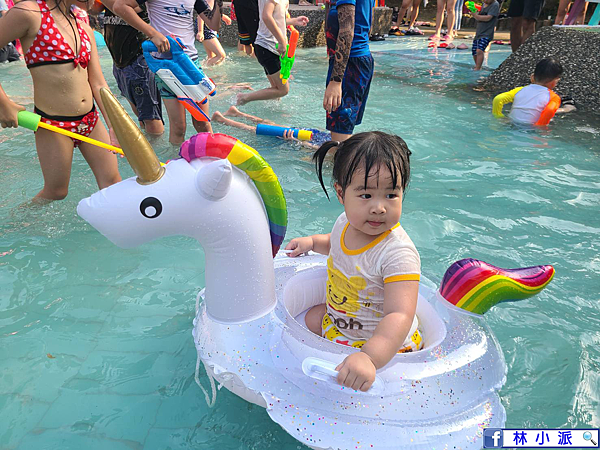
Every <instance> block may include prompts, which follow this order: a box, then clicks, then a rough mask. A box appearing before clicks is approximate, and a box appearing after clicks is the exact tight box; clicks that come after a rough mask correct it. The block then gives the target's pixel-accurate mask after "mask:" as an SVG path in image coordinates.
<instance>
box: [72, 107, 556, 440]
mask: <svg viewBox="0 0 600 450" xmlns="http://www.w3.org/2000/svg"><path fill="white" fill-rule="evenodd" d="M104 105H105V107H106V109H107V110H108V112H109V117H110V120H111V123H113V124H115V123H116V121H117V119H118V118H119V116H118V115H115V113H113V112H111V110H112V108H113V105H111V103H110V101H105V102H104ZM129 120H130V119H129ZM131 126H133V127H135V124H134V123H133V122H131ZM115 131H116V132H117V137H118V138H119V142H120V143H121V144H122V145H123V150H124V152H125V153H126V155H127V159H128V161H130V162H131V163H132V165H133V166H134V170H135V172H136V174H138V177H137V178H135V177H132V178H129V179H127V180H123V181H121V182H119V183H117V184H114V185H112V186H110V187H108V188H105V189H102V190H101V191H100V192H98V193H95V194H93V195H92V196H91V197H89V198H86V199H83V200H82V201H81V202H80V203H79V205H78V207H77V212H78V213H79V215H80V216H81V217H82V218H84V219H85V220H86V221H88V222H89V223H90V224H91V225H93V226H94V227H95V228H97V229H98V230H99V231H100V232H101V233H102V234H104V235H105V236H106V237H107V238H108V239H109V240H111V241H112V242H114V243H116V244H117V245H120V246H122V247H133V246H137V245H141V244H143V243H145V242H149V241H151V240H153V239H156V238H159V237H161V236H169V235H175V234H181V235H185V236H189V237H192V238H194V239H196V240H197V241H198V242H199V243H200V245H202V247H203V248H204V251H205V258H206V263H205V275H206V276H205V278H206V288H205V289H204V290H203V291H201V292H200V293H199V294H198V300H200V299H203V302H202V304H201V305H200V307H199V308H198V309H197V314H196V318H195V319H194V328H193V336H194V342H195V345H196V349H197V354H198V358H199V361H202V362H203V363H204V367H205V368H206V370H207V373H208V375H209V376H210V377H211V379H212V377H214V378H215V379H216V380H217V381H218V382H219V383H221V384H222V385H223V386H225V387H226V388H227V389H229V390H230V391H231V392H233V393H234V394H236V395H239V396H240V397H242V398H244V399H246V400H247V401H249V402H253V403H255V404H257V405H260V406H262V407H264V408H266V410H267V413H268V414H269V416H270V417H271V419H272V420H273V421H275V422H276V423H278V424H279V425H281V426H282V427H283V428H284V429H285V430H286V431H287V432H288V433H289V434H290V435H292V436H293V437H294V438H296V439H297V440H298V441H300V442H302V443H304V444H306V445H308V446H309V447H311V448H316V449H331V448H336V449H354V448H359V447H361V448H375V449H390V448H394V449H398V448H404V449H420V450H431V449H432V448H437V447H438V446H442V447H443V446H445V447H448V448H462V449H480V448H481V436H482V433H483V428H484V427H495V428H501V427H503V426H504V424H505V420H506V414H505V411H504V407H503V406H502V404H501V402H500V399H499V396H498V393H497V391H498V389H500V388H501V387H502V385H503V384H504V382H505V381H506V370H507V368H506V364H505V361H504V357H503V354H502V350H501V349H500V346H499V344H498V341H497V340H496V338H495V337H494V336H493V334H492V332H491V330H490V328H489V326H488V325H487V324H486V321H485V319H484V317H483V315H482V314H483V313H485V312H486V311H488V310H489V309H490V308H492V307H493V306H494V305H496V304H498V303H500V302H503V301H509V300H518V299H522V298H526V297H529V296H531V295H534V294H536V293H538V292H540V291H541V290H542V289H543V288H544V287H545V286H547V285H548V283H549V282H550V280H551V279H552V277H553V276H554V269H553V268H552V266H536V267H530V268H525V269H513V270H505V269H500V268H498V267H494V266H492V265H490V264H487V263H484V262H482V261H478V260H474V259H466V260H461V261H458V262H456V263H454V264H453V265H452V266H451V267H450V268H449V269H448V271H447V272H446V275H445V276H444V278H443V281H442V284H441V286H440V288H439V290H438V289H434V288H432V287H430V286H432V283H431V282H428V280H426V279H424V278H422V279H421V283H420V287H419V296H418V301H417V315H418V316H419V324H420V329H421V331H422V332H423V341H424V342H423V344H424V348H423V349H422V350H419V351H416V352H411V353H403V354H398V355H396V356H394V357H393V358H392V360H391V361H390V362H389V363H388V364H387V365H386V366H385V367H383V368H381V369H379V370H378V371H377V377H376V380H375V383H374V384H373V387H371V388H370V389H369V390H368V391H367V392H357V391H353V390H350V389H345V388H343V387H341V386H340V385H339V384H337V382H336V380H335V377H336V372H335V370H334V369H335V367H336V366H337V365H338V364H339V363H340V362H341V361H343V359H344V358H345V357H346V356H347V355H349V354H350V353H352V352H355V351H359V350H358V349H354V348H352V347H348V346H345V345H341V344H337V343H335V342H331V341H328V340H327V339H325V338H322V337H320V336H318V335H315V334H313V333H312V332H310V331H309V330H308V329H307V327H306V325H305V323H304V318H303V314H304V313H305V312H306V311H307V310H308V309H309V308H311V307H313V306H315V305H317V304H320V303H323V302H324V299H325V291H326V280H327V269H326V257H325V256H323V255H309V256H304V257H299V258H289V257H287V256H285V255H283V254H281V252H280V253H279V254H277V256H276V257H275V258H274V259H273V258H272V250H273V249H275V248H277V247H278V245H279V244H280V239H282V234H281V233H280V234H278V235H277V236H276V237H275V238H273V240H271V238H272V236H273V234H274V231H273V230H275V231H277V232H279V231H281V230H284V224H282V222H281V221H283V220H284V219H285V218H286V217H287V214H286V213H285V203H284V202H285V199H284V197H283V194H282V192H281V186H279V182H278V181H277V178H276V177H275V175H274V174H273V173H272V171H271V169H270V168H268V165H267V163H266V162H265V161H264V160H263V159H262V158H261V157H260V156H259V155H258V154H257V153H256V152H255V151H254V150H252V149H251V148H250V147H247V146H245V145H244V144H242V143H241V142H239V141H238V140H237V139H235V138H232V137H229V136H226V135H210V134H200V135H198V136H195V137H194V138H192V139H191V140H190V141H187V142H186V143H184V144H183V145H182V149H181V155H182V158H180V159H176V160H173V161H170V162H169V163H168V164H167V165H166V166H164V171H162V170H161V167H160V165H159V164H158V162H152V161H150V163H147V162H146V159H147V158H149V159H150V160H154V159H156V160H157V158H156V156H155V155H154V156H153V157H152V155H151V154H150V155H149V154H147V153H146V151H147V149H144V148H143V147H145V144H140V141H141V140H142V138H143V135H141V133H139V130H138V133H139V134H135V133H134V131H131V130H127V131H126V132H124V133H123V130H121V129H120V127H115ZM120 133H121V134H120ZM127 134H130V135H135V139H133V140H131V142H128V139H127ZM131 143H133V144H135V145H131ZM259 192H260V193H259ZM269 211H270V213H269ZM276 219H277V220H281V221H280V222H277V221H276ZM271 224H275V225H276V226H275V228H270V226H271ZM278 227H280V228H278ZM213 387H214V385H213ZM215 395H216V390H213V398H212V400H210V399H209V398H208V394H207V401H209V404H211V403H212V402H213V401H214V400H215Z"/></svg>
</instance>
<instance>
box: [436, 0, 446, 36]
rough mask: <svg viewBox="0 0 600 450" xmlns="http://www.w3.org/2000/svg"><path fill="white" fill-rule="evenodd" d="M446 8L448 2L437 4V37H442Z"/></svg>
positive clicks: (441, 0) (441, 1) (440, 0)
mask: <svg viewBox="0 0 600 450" xmlns="http://www.w3.org/2000/svg"><path fill="white" fill-rule="evenodd" d="M445 8H446V2H445V1H444V0H439V1H438V2H437V15H436V17H435V34H434V35H435V36H436V37H440V36H441V35H442V20H444V9H445Z"/></svg>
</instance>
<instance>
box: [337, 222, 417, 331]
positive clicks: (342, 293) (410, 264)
mask: <svg viewBox="0 0 600 450" xmlns="http://www.w3.org/2000/svg"><path fill="white" fill-rule="evenodd" d="M347 228H348V219H347V218H346V213H342V214H341V215H340V216H339V217H338V219H337V221H336V222H335V225H334V226H333V230H331V249H330V251H329V258H328V259H327V314H329V316H330V317H331V319H332V320H333V322H334V323H335V325H336V327H337V328H338V329H339V331H340V332H341V333H342V334H344V335H345V336H346V337H348V338H350V339H369V338H370V337H371V336H372V335H373V332H374V331H375V328H376V327H377V325H378V324H379V322H380V321H381V319H382V318H383V290H384V285H385V283H389V282H394V281H418V280H419V279H420V277H421V258H420V257H419V252H417V249H416V248H415V245H414V244H413V242H412V241H411V239H410V237H408V234H406V231H404V228H402V226H400V224H397V225H396V226H395V227H393V228H392V229H391V230H388V231H386V232H385V233H382V234H381V235H380V236H378V237H377V239H375V240H374V241H373V242H371V243H370V244H368V245H366V246H365V247H363V248H361V249H358V250H350V249H348V248H347V247H346V246H345V244H344V236H345V234H346V229H347ZM416 322H417V318H416V316H415V318H414V320H413V325H412V327H411V330H414V329H416V328H417V323H416ZM409 336H410V334H409Z"/></svg>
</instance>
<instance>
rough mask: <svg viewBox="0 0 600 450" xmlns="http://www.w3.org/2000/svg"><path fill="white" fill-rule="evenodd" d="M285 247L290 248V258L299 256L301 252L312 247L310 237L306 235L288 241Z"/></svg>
mask: <svg viewBox="0 0 600 450" xmlns="http://www.w3.org/2000/svg"><path fill="white" fill-rule="evenodd" d="M285 249H286V250H292V252H291V253H288V256H289V257H291V258H295V257H296V256H300V255H301V254H302V253H306V252H309V251H310V250H312V249H313V240H312V237H310V236H307V237H301V238H295V239H292V240H291V241H290V242H288V245H286V246H285Z"/></svg>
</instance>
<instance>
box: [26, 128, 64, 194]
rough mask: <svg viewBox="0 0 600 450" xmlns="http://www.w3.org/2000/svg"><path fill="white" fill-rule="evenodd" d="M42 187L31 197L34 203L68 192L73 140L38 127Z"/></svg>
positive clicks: (37, 148) (37, 140)
mask: <svg viewBox="0 0 600 450" xmlns="http://www.w3.org/2000/svg"><path fill="white" fill-rule="evenodd" d="M35 147H36V150H37V154H38V158H39V160H40V166H41V167H42V175H43V176H44V187H43V188H42V190H41V191H40V192H38V194H37V195H36V196H35V197H34V198H33V202H34V203H47V202H48V201H52V200H62V199H63V198H65V197H66V196H67V194H68V192H69V178H70V177H71V165H72V162H73V140H72V139H71V138H68V137H66V136H63V135H60V134H57V133H53V132H52V131H48V130H44V129H43V128H39V129H38V130H37V131H36V132H35Z"/></svg>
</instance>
